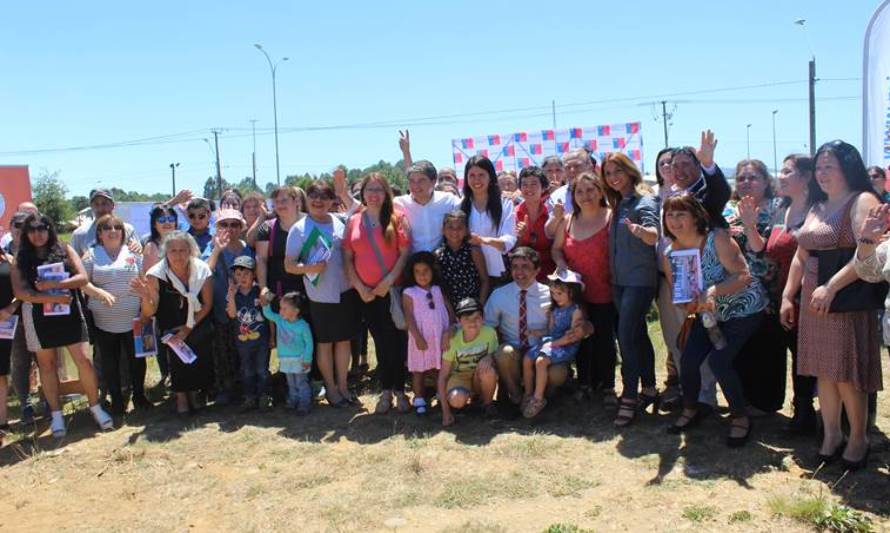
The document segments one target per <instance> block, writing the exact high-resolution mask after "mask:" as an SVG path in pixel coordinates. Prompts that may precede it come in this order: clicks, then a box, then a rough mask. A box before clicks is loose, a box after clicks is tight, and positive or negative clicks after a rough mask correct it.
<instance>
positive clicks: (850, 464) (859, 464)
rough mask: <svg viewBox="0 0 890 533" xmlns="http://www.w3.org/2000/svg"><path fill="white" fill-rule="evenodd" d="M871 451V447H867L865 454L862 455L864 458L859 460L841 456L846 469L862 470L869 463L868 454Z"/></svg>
mask: <svg viewBox="0 0 890 533" xmlns="http://www.w3.org/2000/svg"><path fill="white" fill-rule="evenodd" d="M870 453H871V448H866V449H865V455H863V456H862V459H859V460H858V461H851V460H849V459H844V458H843V457H841V465H843V467H844V470H846V471H847V472H855V471H857V470H862V469H863V468H865V466H866V465H867V464H868V456H869V454H870Z"/></svg>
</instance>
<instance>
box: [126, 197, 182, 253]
mask: <svg viewBox="0 0 890 533" xmlns="http://www.w3.org/2000/svg"><path fill="white" fill-rule="evenodd" d="M161 215H173V216H174V217H176V220H177V222H178V221H179V215H178V214H177V213H176V210H175V209H173V207H170V206H164V205H163V204H158V205H156V206H154V207H152V208H151V211H150V212H149V213H148V226H149V228H150V229H151V238H150V239H149V240H150V241H151V242H153V243H155V245H157V246H160V245H161V234H160V233H158V230H157V228H155V222H157V220H158V217H160V216H161ZM174 229H176V228H174ZM125 240H126V239H125Z"/></svg>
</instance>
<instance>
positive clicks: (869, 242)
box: [856, 237, 877, 244]
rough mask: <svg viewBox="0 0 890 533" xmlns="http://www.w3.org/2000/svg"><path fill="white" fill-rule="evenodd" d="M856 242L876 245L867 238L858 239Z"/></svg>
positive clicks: (872, 240)
mask: <svg viewBox="0 0 890 533" xmlns="http://www.w3.org/2000/svg"><path fill="white" fill-rule="evenodd" d="M856 242H858V243H859V244H877V242H876V241H875V240H874V239H869V238H868V237H859V240H858V241H856Z"/></svg>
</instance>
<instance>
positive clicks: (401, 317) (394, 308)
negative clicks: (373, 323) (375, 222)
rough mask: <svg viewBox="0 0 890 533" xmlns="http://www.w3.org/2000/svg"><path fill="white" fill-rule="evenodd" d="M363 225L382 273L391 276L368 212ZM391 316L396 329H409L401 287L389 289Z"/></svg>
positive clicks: (363, 214) (364, 214) (365, 213)
mask: <svg viewBox="0 0 890 533" xmlns="http://www.w3.org/2000/svg"><path fill="white" fill-rule="evenodd" d="M362 223H363V224H364V225H365V227H366V228H367V229H368V240H369V241H370V242H371V249H372V250H374V255H375V256H376V257H377V263H378V264H379V265H380V271H381V272H383V273H384V274H383V276H384V277H386V276H387V275H389V271H388V270H387V268H386V263H385V262H384V261H383V253H382V252H381V251H380V248H379V247H378V246H377V239H375V238H374V232H373V231H372V226H371V220H370V217H368V213H367V212H364V213H362ZM389 314H390V315H391V316H392V323H393V324H394V325H395V326H396V329H399V330H402V331H405V330H407V329H408V324H407V322H406V321H405V311H404V310H402V289H400V288H399V287H390V288H389Z"/></svg>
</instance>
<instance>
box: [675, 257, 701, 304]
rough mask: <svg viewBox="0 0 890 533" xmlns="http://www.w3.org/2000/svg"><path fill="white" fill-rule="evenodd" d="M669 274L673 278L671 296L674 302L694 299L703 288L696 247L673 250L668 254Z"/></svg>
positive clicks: (680, 302) (685, 301) (699, 259)
mask: <svg viewBox="0 0 890 533" xmlns="http://www.w3.org/2000/svg"><path fill="white" fill-rule="evenodd" d="M670 261H671V275H672V276H673V279H674V286H673V288H672V296H673V302H674V304H685V303H689V302H691V301H693V300H695V299H696V298H697V296H698V294H700V293H701V292H702V291H703V290H704V282H703V280H702V275H701V253H700V252H699V250H698V248H692V249H688V250H674V251H672V252H671V254H670Z"/></svg>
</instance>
